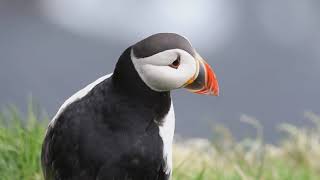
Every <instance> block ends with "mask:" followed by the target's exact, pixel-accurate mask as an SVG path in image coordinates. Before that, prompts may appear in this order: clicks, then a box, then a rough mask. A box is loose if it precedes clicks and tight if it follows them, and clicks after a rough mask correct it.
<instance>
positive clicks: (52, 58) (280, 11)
mask: <svg viewBox="0 0 320 180" xmlns="http://www.w3.org/2000/svg"><path fill="white" fill-rule="evenodd" d="M156 32H176V33H180V34H182V35H185V36H187V37H188V38H189V39H190V41H191V42H192V43H193V45H194V47H195V48H196V49H197V50H198V51H199V52H200V54H201V55H202V56H203V57H205V58H206V59H207V60H208V62H209V63H210V64H211V65H212V66H213V68H214V70H215V71H216V73H217V76H218V79H219V81H220V86H221V96H220V97H208V96H199V95H194V94H190V93H188V92H186V91H185V90H177V91H175V92H173V98H174V105H175V110H176V118H177V125H176V131H177V133H178V134H181V135H183V136H186V137H211V135H212V127H213V125H214V124H215V123H221V124H224V125H225V126H227V127H228V128H230V129H231V130H232V132H233V133H235V134H236V136H237V137H239V138H241V137H245V136H248V135H250V136H254V129H253V128H252V127H250V126H248V125H246V124H243V123H241V122H240V121H239V118H240V116H241V114H247V115H250V116H253V117H255V118H257V119H258V120H259V121H260V122H261V124H262V125H263V126H264V130H265V134H266V139H267V140H268V141H275V140H276V139H277V138H278V137H279V133H278V131H277V129H276V127H277V125H278V124H279V123H282V122H290V123H294V124H296V125H299V126H300V125H302V126H303V125H308V123H309V122H308V121H307V120H306V119H305V118H304V117H303V112H304V111H306V110H309V111H313V112H315V113H320V109H319V104H320V96H319V92H320V83H319V77H320V3H319V1H317V0H304V1H301V0H300V1H299V0H293V1H292V0H260V1H250V0H243V1H236V0H224V1H223V0H212V1H210V0H200V1H182V0H177V1H168V0H165V1H147V0H145V1H124V0H120V1H99V0H92V1H88V0H77V1H76V0H70V1H63V0H56V1H53V0H39V1H36V0H33V1H32V0H29V1H23V0H0V92H1V93H0V106H1V107H2V108H4V107H6V106H7V105H8V104H15V105H17V106H18V107H19V108H20V109H22V111H25V110H26V106H27V101H28V100H27V97H28V96H30V95H32V97H33V98H34V99H35V100H36V101H37V102H38V103H39V104H41V106H42V108H43V109H45V110H46V111H47V112H48V115H49V117H52V116H53V115H54V114H55V112H56V111H57V109H58V108H59V106H60V105H61V104H62V103H63V101H64V100H65V99H66V98H67V97H69V96H70V95H72V94H73V93H74V92H75V91H77V90H79V89H81V88H82V87H84V86H85V85H86V84H89V83H90V82H92V81H94V80H95V79H97V78H98V77H100V76H102V75H104V74H107V73H110V72H112V70H113V68H114V65H115V63H116V61H117V58H118V57H119V55H120V54H121V53H122V51H123V50H124V49H125V48H127V47H128V46H130V45H131V44H133V43H134V42H136V41H138V40H140V39H142V38H143V37H146V36H148V35H151V34H153V33H156Z"/></svg>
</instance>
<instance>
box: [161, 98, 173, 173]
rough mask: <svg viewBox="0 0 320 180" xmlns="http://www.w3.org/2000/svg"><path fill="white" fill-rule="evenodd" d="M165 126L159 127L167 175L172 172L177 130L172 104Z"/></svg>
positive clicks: (164, 121)
mask: <svg viewBox="0 0 320 180" xmlns="http://www.w3.org/2000/svg"><path fill="white" fill-rule="evenodd" d="M162 122H163V124H162V125H161V126H159V134H160V136H161V138H162V141H163V158H164V160H165V162H166V168H165V173H166V174H171V171H172V142H173V136H174V128H175V116H174V108H173V104H172V102H171V106H170V110H169V112H168V114H167V115H166V116H165V117H164V119H163V121H162Z"/></svg>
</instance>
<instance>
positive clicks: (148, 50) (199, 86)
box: [131, 33, 219, 96]
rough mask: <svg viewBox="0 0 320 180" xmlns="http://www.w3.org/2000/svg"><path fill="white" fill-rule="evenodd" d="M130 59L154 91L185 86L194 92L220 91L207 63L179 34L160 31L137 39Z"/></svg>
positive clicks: (217, 93)
mask: <svg viewBox="0 0 320 180" xmlns="http://www.w3.org/2000/svg"><path fill="white" fill-rule="evenodd" d="M131 60H132V62H133V64H134V67H135V69H136V70H137V72H138V74H139V76H140V78H141V79H142V80H143V81H144V83H145V84H146V85H147V86H148V87H149V88H151V89H152V90H154V91H170V90H173V89H178V88H186V89H188V90H189V91H191V92H193V93H197V94H207V95H215V96H218V95H219V85H218V81H217V78H216V75H215V73H214V71H213V70H212V68H211V67H210V65H209V64H208V63H207V62H206V61H205V60H204V59H203V58H202V57H201V56H200V55H199V54H198V53H197V52H196V51H195V49H194V48H193V47H192V46H191V44H190V42H189V41H188V40H187V39H186V38H185V37H182V36H180V35H178V34H174V33H159V34H155V35H152V36H150V37H147V38H146V39H144V40H142V41H140V42H138V43H136V44H135V45H133V46H132V49H131Z"/></svg>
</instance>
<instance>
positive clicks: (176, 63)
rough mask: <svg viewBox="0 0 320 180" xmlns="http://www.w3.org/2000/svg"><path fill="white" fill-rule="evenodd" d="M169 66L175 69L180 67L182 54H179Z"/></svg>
mask: <svg viewBox="0 0 320 180" xmlns="http://www.w3.org/2000/svg"><path fill="white" fill-rule="evenodd" d="M169 66H170V67H172V68H174V69H178V67H179V66H180V56H178V57H177V59H176V60H175V61H173V63H171V64H170V65H169Z"/></svg>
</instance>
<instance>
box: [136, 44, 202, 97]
mask: <svg viewBox="0 0 320 180" xmlns="http://www.w3.org/2000/svg"><path fill="white" fill-rule="evenodd" d="M131 59H132V62H133V64H134V67H135V69H136V70H137V72H138V74H139V76H140V77H141V79H142V80H143V81H144V83H145V84H146V85H147V86H148V87H150V88H151V89H153V90H155V91H170V90H173V89H178V88H181V87H182V86H183V85H185V84H186V83H187V82H188V80H190V79H191V78H193V77H194V76H195V74H196V73H197V63H196V60H195V59H194V58H193V56H191V55H190V54H189V53H187V52H186V51H184V50H181V49H170V50H166V51H163V52H159V53H157V54H155V55H152V56H149V57H145V58H136V56H135V55H134V52H133V50H131Z"/></svg>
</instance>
